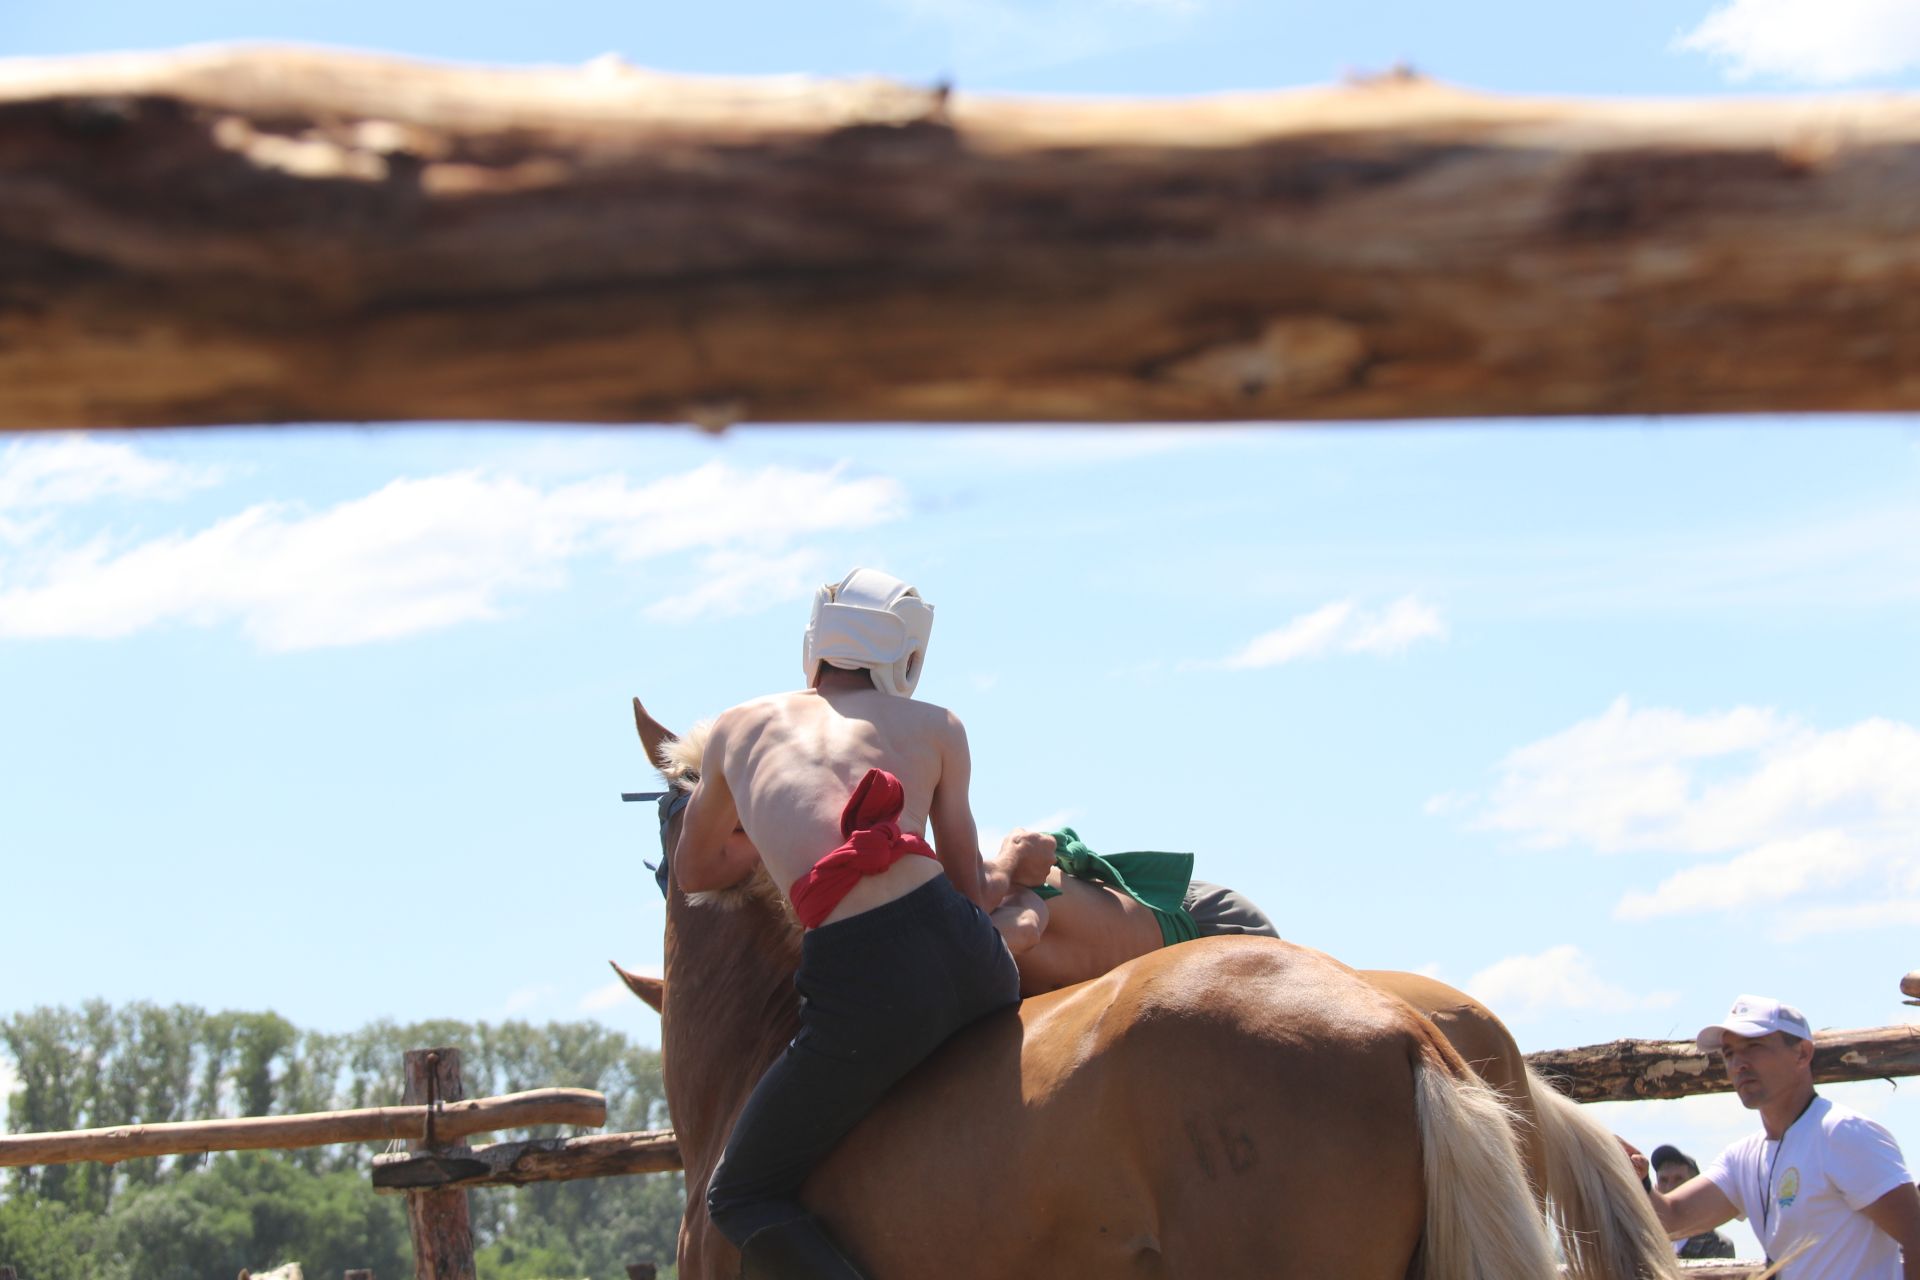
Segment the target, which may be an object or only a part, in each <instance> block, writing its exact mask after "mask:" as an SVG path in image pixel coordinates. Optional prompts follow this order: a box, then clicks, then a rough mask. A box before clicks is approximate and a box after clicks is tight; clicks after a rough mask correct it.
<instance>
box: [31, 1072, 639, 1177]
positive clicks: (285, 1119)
mask: <svg viewBox="0 0 1920 1280" xmlns="http://www.w3.org/2000/svg"><path fill="white" fill-rule="evenodd" d="M606 1122H607V1100H606V1098H605V1097H604V1096H602V1095H601V1094H598V1093H594V1092H592V1091H591V1090H588V1089H534V1090H531V1091H529V1092H527V1093H508V1094H502V1095H500V1096H498V1097H492V1098H474V1099H472V1100H470V1101H466V1102H451V1103H447V1104H445V1105H444V1106H443V1107H442V1109H441V1110H440V1111H439V1112H438V1113H437V1114H436V1115H435V1116H434V1122H433V1123H434V1132H435V1134H436V1135H437V1136H438V1137H439V1138H441V1139H442V1140H445V1141H450V1140H453V1139H456V1138H462V1137H466V1136H467V1135H469V1134H475V1133H488V1132H491V1131H493V1130H497V1129H518V1128H521V1127H522V1126H525V1125H536V1124H566V1125H580V1126H584V1127H589V1128H594V1127H598V1126H600V1125H603V1124H605V1123H606ZM426 1123H427V1108H426V1107H424V1106H411V1107H407V1106H402V1107H369V1108H366V1109H363V1110H359V1111H321V1112H314V1113H311V1114H307V1115H294V1116H249V1117H246V1118H244V1119H239V1120H189V1121H184V1122H181V1123H177V1124H130V1125H116V1126H113V1127H111V1128H106V1129H76V1130H71V1131H68V1132H64V1133H22V1134H15V1135H13V1136H10V1137H0V1168H6V1167H10V1166H17V1165H47V1164H72V1163H75V1162H76V1161H83V1160H91V1161H96V1162H99V1163H102V1164H115V1163H118V1162H119V1161H121V1160H133V1159H137V1158H139V1157H141V1156H171V1155H187V1154H194V1153H199V1152H204V1151H256V1150H262V1149H275V1150H287V1149H291V1148H295V1147H323V1146H327V1145H329V1144H331V1143H335V1142H387V1141H392V1140H394V1139H396V1138H419V1137H420V1136H421V1135H422V1134H424V1133H425V1132H426Z"/></svg>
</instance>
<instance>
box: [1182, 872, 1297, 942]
mask: <svg viewBox="0 0 1920 1280" xmlns="http://www.w3.org/2000/svg"><path fill="white" fill-rule="evenodd" d="M1186 908H1187V914H1188V915H1190V916H1192V917H1193V923H1194V924H1195V925H1196V926H1197V927H1198V928H1199V930H1200V936H1201V937H1203V938H1218V937H1221V936H1222V935H1225V934H1235V933H1243V934H1253V935H1255V936H1257V937H1262V938H1277V937H1279V936H1280V931H1279V930H1278V929H1276V928H1274V927H1273V921H1272V920H1270V919H1268V918H1267V913H1266V912H1264V911H1262V910H1261V909H1260V908H1259V907H1256V906H1254V905H1253V900H1252V899H1251V898H1249V897H1247V896H1246V895H1245V894H1244V893H1240V892H1238V891H1236V890H1233V889H1227V888H1223V887H1222V886H1220V885H1217V884H1208V883H1207V882H1206V881H1205V880H1195V881H1193V882H1191V883H1190V884H1188V885H1187V898H1186Z"/></svg>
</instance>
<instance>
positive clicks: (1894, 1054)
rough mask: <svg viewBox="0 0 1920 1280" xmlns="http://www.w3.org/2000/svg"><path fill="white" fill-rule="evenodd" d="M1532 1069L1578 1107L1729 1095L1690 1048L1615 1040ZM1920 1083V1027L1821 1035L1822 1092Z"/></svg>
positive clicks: (1547, 1059)
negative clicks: (1903, 1079) (1860, 1083)
mask: <svg viewBox="0 0 1920 1280" xmlns="http://www.w3.org/2000/svg"><path fill="white" fill-rule="evenodd" d="M1527 1062H1528V1064H1529V1065H1530V1066H1532V1067H1533V1069H1534V1070H1535V1071H1537V1072H1539V1073H1540V1074H1541V1075H1543V1076H1545V1077H1546V1078H1547V1080H1548V1081H1549V1082H1550V1083H1552V1084H1553V1085H1554V1086H1555V1087H1556V1088H1558V1089H1559V1090H1560V1092H1562V1093H1564V1094H1566V1095H1567V1096H1568V1097H1569V1098H1572V1099H1573V1100H1574V1101H1575V1102H1631V1101H1634V1100H1635V1099H1639V1098H1687V1097H1692V1096H1694V1095H1695V1094H1702V1093H1727V1092H1730V1091H1731V1086H1730V1085H1729V1084H1728V1082H1727V1073H1726V1071H1725V1069H1723V1068H1722V1067H1721V1065H1720V1064H1719V1063H1718V1062H1717V1061H1715V1060H1714V1059H1712V1058H1709V1057H1708V1056H1707V1055H1706V1054H1703V1053H1701V1052H1700V1051H1699V1050H1698V1049H1696V1048H1694V1045H1693V1041H1691V1040H1615V1041H1613V1042H1611V1043H1609V1044H1596V1045H1588V1046H1586V1047H1584V1048H1580V1049H1548V1050H1544V1051H1543V1052H1540V1053H1530V1054H1528V1055H1527ZM1914 1075H1920V1026H1900V1027H1868V1028H1865V1029H1863V1030H1859V1031H1817V1032H1815V1033H1814V1037H1813V1079H1814V1082H1815V1083H1816V1084H1833V1083H1837V1082H1839V1081H1844V1080H1881V1079H1887V1078H1891V1077H1894V1076H1914Z"/></svg>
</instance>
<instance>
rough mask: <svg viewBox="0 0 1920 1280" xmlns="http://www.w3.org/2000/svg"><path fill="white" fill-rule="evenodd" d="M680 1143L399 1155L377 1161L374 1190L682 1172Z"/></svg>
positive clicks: (585, 1143)
mask: <svg viewBox="0 0 1920 1280" xmlns="http://www.w3.org/2000/svg"><path fill="white" fill-rule="evenodd" d="M681 1167H682V1166H681V1163H680V1141H679V1139H678V1138H676V1137H675V1136H674V1133H673V1130H671V1129H655V1130H649V1131H647V1132H645V1133H595V1134H589V1135H587V1136H585V1137H581V1138H543V1139H539V1140H536V1141H532V1142H496V1143H492V1144H490V1145H488V1146H482V1147H475V1148H473V1150H471V1151H467V1152H462V1153H460V1154H457V1155H439V1154H436V1153H434V1152H430V1151H419V1152H413V1151H408V1152H397V1153H395V1154H393V1155H381V1156H375V1157H374V1158H373V1189H374V1190H375V1191H383V1192H399V1191H413V1190H417V1189H419V1188H422V1187H483V1186H485V1187H495V1186H510V1185H519V1184H521V1183H527V1182H567V1181H571V1180H573V1179H575V1178H610V1177H616V1176H624V1175H626V1174H635V1173H668V1172H672V1171H673V1170H676V1169H679V1168H681Z"/></svg>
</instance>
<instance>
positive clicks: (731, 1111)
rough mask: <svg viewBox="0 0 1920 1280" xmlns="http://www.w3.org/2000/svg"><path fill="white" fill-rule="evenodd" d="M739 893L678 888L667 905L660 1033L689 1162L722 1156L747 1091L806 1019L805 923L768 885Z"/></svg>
mask: <svg viewBox="0 0 1920 1280" xmlns="http://www.w3.org/2000/svg"><path fill="white" fill-rule="evenodd" d="M733 892H735V893H738V894H741V895H744V896H743V897H741V898H738V899H735V900H733V901H731V902H725V903H715V902H711V901H708V902H701V903H694V902H689V901H687V900H686V899H685V897H684V896H682V895H681V894H680V893H679V892H678V889H677V887H676V890H675V894H674V897H673V899H672V900H671V901H670V902H669V903H668V907H667V938H666V972H667V983H666V988H667V996H666V1009H665V1010H664V1015H663V1019H662V1023H661V1040H662V1051H663V1056H664V1058H665V1060H666V1061H665V1068H666V1077H667V1096H668V1099H669V1100H670V1101H671V1102H672V1104H673V1111H674V1116H673V1120H674V1129H675V1131H676V1132H677V1133H678V1135H679V1138H680V1146H681V1152H682V1155H683V1158H687V1159H688V1168H689V1171H691V1170H692V1169H693V1168H694V1167H695V1165H696V1164H697V1163H699V1164H704V1163H707V1161H708V1160H710V1159H718V1157H719V1154H720V1149H721V1147H722V1146H723V1145H724V1144H725V1142H726V1140H727V1134H728V1132H729V1131H730V1130H731V1129H732V1127H733V1121H734V1117H735V1116H736V1115H738V1114H739V1111H740V1108H741V1107H742V1106H743V1105H745V1103H746V1100H747V1095H748V1094H749V1093H751V1092H752V1091H753V1086H754V1085H756V1084H758V1083H759V1081H760V1077H761V1076H762V1075H763V1074H765V1072H766V1069H767V1068H768V1067H769V1066H771V1065H772V1064H773V1060H774V1059H775V1058H777V1057H778V1056H779V1055H780V1051H781V1050H782V1049H784V1048H785V1047H786V1045H787V1042H788V1041H790V1040H791V1039H792V1038H793V1036H794V1033H795V1032H796V1031H797V1030H799V1026H800V1001H799V996H798V995H796V994H795V992H794V989H793V975H794V971H795V970H796V969H798V968H799V966H800V932H799V928H798V926H797V925H795V924H794V923H793V920H792V917H791V916H789V915H787V914H786V913H785V912H784V911H783V910H782V908H781V907H780V906H779V905H778V903H777V902H774V901H771V900H769V899H768V897H767V895H766V894H764V893H757V892H754V891H752V890H747V889H742V890H736V891H733ZM676 1082H684V1086H685V1087H679V1088H676V1087H675V1086H676ZM703 1157H704V1158H703Z"/></svg>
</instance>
